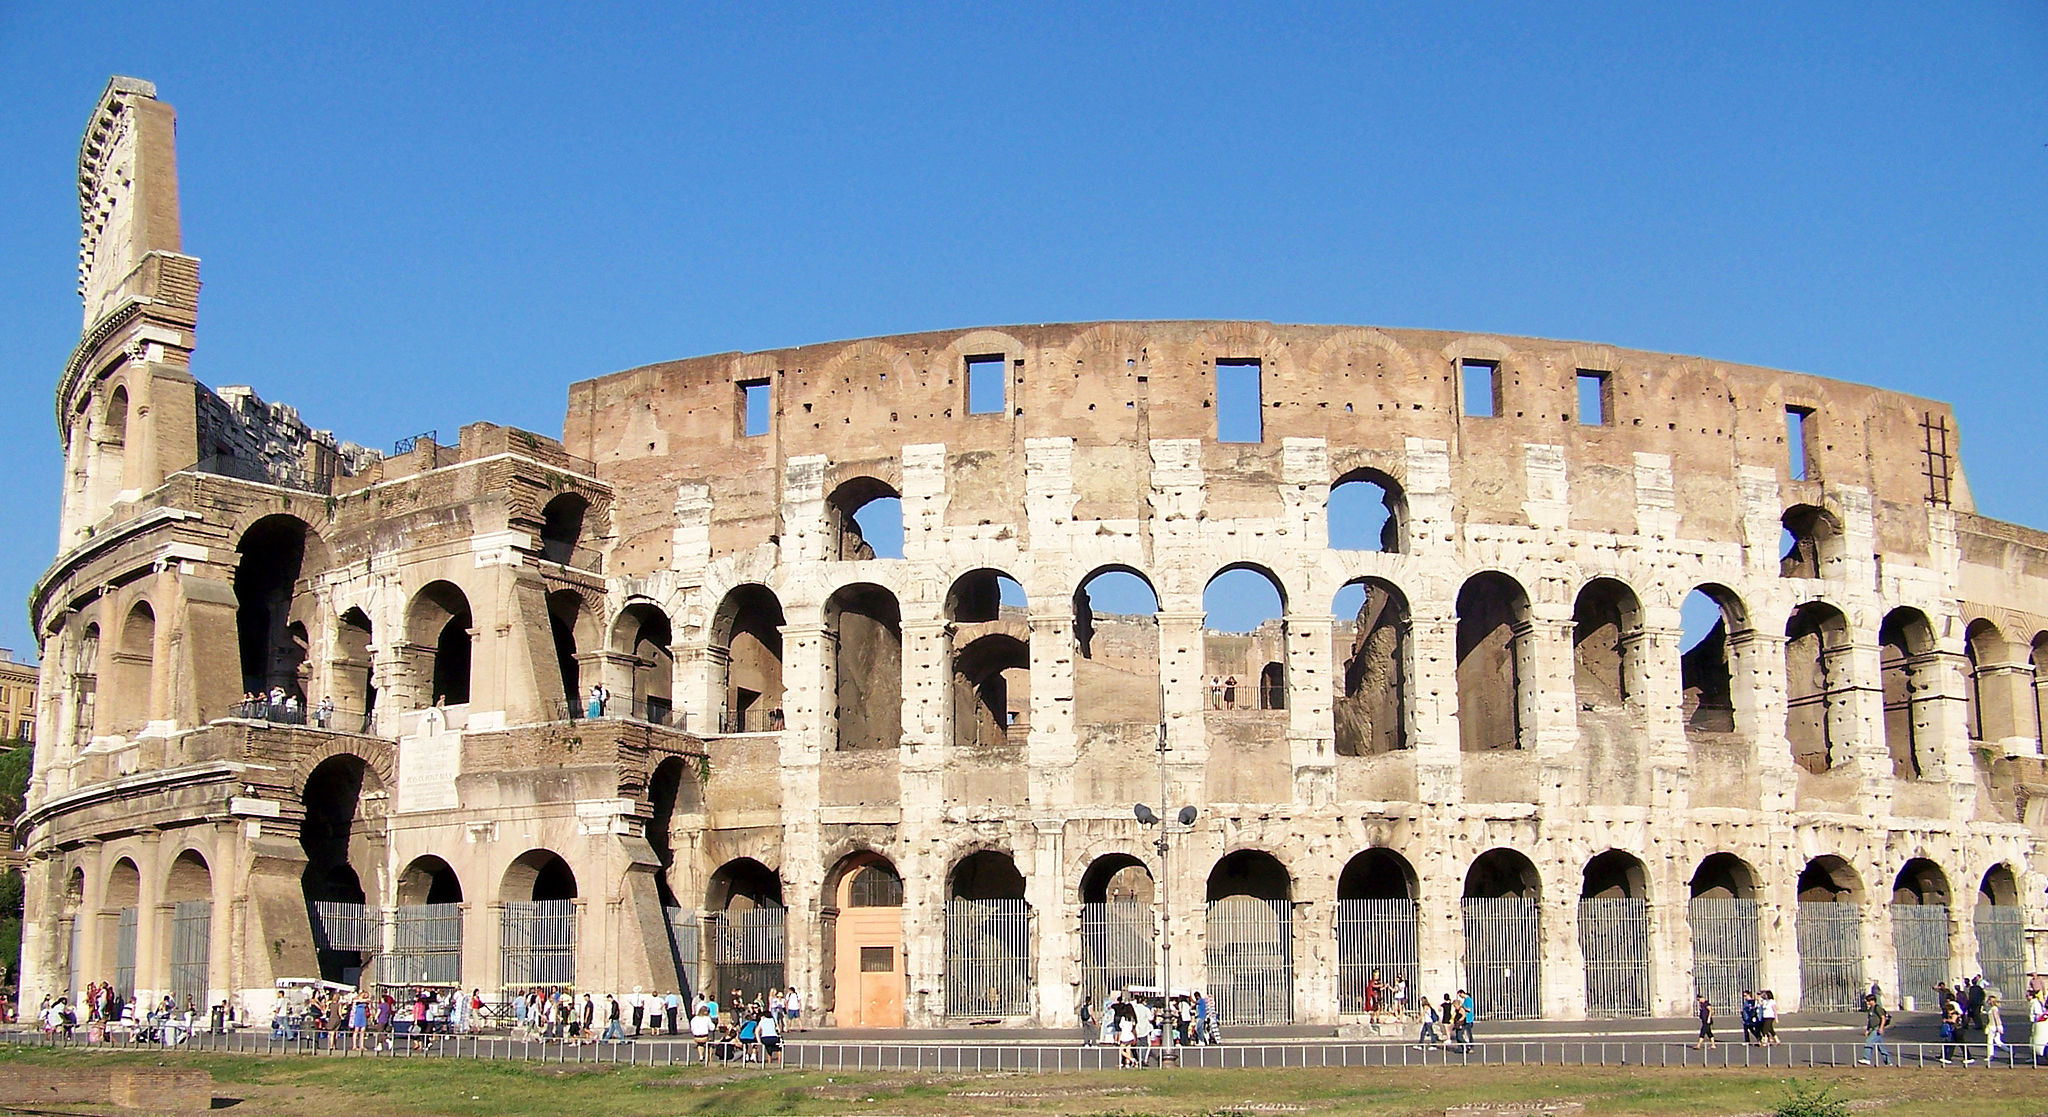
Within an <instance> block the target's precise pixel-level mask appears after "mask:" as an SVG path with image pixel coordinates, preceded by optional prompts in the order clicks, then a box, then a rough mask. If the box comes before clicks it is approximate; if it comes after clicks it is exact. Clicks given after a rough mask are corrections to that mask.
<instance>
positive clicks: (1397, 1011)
mask: <svg viewBox="0 0 2048 1117" xmlns="http://www.w3.org/2000/svg"><path fill="white" fill-rule="evenodd" d="M1393 1008H1394V1023H1395V1024H1397V1025H1405V1024H1407V1023H1408V975H1407V974H1402V975H1400V976H1399V977H1396V978H1395V979H1394V1005H1393Z"/></svg>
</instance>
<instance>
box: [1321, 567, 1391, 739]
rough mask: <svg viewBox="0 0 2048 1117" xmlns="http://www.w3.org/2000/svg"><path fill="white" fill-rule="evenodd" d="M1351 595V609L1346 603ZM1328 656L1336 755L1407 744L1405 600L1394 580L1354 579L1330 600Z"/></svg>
mask: <svg viewBox="0 0 2048 1117" xmlns="http://www.w3.org/2000/svg"><path fill="white" fill-rule="evenodd" d="M1352 598H1355V599H1356V600H1357V602H1358V604H1357V607H1356V608H1355V609H1353V608H1349V602H1350V600H1351V599H1352ZM1331 612H1332V613H1333V614H1335V617H1336V620H1335V623H1333V624H1332V625H1331V626H1330V628H1331V631H1330V637H1331V644H1332V648H1331V656H1332V658H1333V659H1334V660H1335V661H1336V662H1337V663H1338V664H1339V665H1340V671H1341V675H1340V676H1339V678H1340V689H1339V691H1338V694H1337V700H1336V701H1335V702H1334V703H1333V704H1332V706H1331V720H1332V722H1333V723H1334V730H1335V735H1336V748H1337V755H1339V756H1371V755H1375V754H1378V753H1383V752H1393V751H1396V750H1399V749H1405V748H1407V747H1408V711H1407V693H1408V677H1409V670H1410V644H1409V629H1410V623H1409V613H1408V599H1407V597H1406V596H1404V595H1403V594H1402V593H1401V591H1400V589H1399V588H1397V587H1396V586H1395V585H1394V584H1393V583H1392V582H1388V581H1385V580H1383V579H1379V578H1354V579H1353V580H1351V581H1349V582H1346V583H1345V584H1344V587H1343V589H1341V590H1339V591H1338V592H1337V596H1336V598H1335V599H1334V600H1333V601H1332V603H1331Z"/></svg>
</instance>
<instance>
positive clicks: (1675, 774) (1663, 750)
mask: <svg viewBox="0 0 2048 1117" xmlns="http://www.w3.org/2000/svg"><path fill="white" fill-rule="evenodd" d="M1643 613H1644V616H1645V623H1644V624H1642V625H1641V626H1640V627H1638V628H1637V629H1636V630H1635V631H1634V632H1632V633H1629V634H1627V635H1626V636H1623V637H1622V641H1621V654H1622V662H1623V664H1624V665H1626V666H1625V668H1624V669H1625V670H1627V669H1628V668H1630V667H1632V668H1633V670H1632V671H1630V672H1629V675H1628V676H1625V681H1626V683H1627V689H1628V692H1629V694H1628V701H1629V705H1630V706H1632V707H1634V708H1636V709H1638V710H1640V711H1642V716H1643V726H1644V738H1645V740H1644V743H1645V745H1646V746H1647V750H1648V753H1649V756H1648V758H1647V759H1648V760H1649V762H1650V800H1651V803H1652V805H1653V809H1657V810H1672V811H1676V810H1684V809H1685V808H1686V807H1687V806H1688V805H1689V799H1690V796H1689V794H1688V791H1689V789H1688V787H1687V786H1686V784H1687V771H1686V759H1687V748H1686V741H1685V715H1684V705H1685V680H1684V677H1683V675H1684V673H1683V671H1682V670H1681V669H1680V665H1679V658H1680V656H1681V655H1682V654H1683V652H1684V648H1683V645H1684V642H1685V634H1684V631H1683V630H1682V629H1681V628H1680V627H1679V625H1678V624H1677V623H1676V622H1677V620H1678V610H1676V609H1663V608H1658V609H1651V608H1648V607H1644V608H1643ZM1630 676H1632V677H1630ZM1590 774H1591V773H1589V775H1590Z"/></svg>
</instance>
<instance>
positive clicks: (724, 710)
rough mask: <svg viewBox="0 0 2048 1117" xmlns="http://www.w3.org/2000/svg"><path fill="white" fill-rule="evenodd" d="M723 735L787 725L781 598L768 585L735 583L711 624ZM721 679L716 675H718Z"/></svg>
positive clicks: (768, 729)
mask: <svg viewBox="0 0 2048 1117" xmlns="http://www.w3.org/2000/svg"><path fill="white" fill-rule="evenodd" d="M710 652H711V658H712V663H713V664H714V666H715V668H716V669H717V671H718V674H720V675H722V676H723V678H720V679H719V680H718V708H719V714H718V725H719V732H721V733H766V732H773V731H776V730H780V729H781V728H782V602H780V601H778V600H776V597H775V594H774V592H773V591H771V590H769V588H768V587H767V586H763V585H757V584H754V583H748V584H746V585H742V586H735V587H733V590H732V592H730V593H728V594H726V595H725V600H724V601H721V602H720V603H719V605H718V612H717V614H716V615H715V616H714V617H713V619H712V625H711V649H710ZM714 677H715V678H716V677H717V676H716V675H714Z"/></svg>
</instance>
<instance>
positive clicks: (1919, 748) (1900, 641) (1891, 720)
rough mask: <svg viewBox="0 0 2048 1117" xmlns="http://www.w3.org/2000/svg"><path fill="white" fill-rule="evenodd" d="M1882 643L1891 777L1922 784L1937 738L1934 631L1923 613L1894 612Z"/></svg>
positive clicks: (1887, 618)
mask: <svg viewBox="0 0 2048 1117" xmlns="http://www.w3.org/2000/svg"><path fill="white" fill-rule="evenodd" d="M1877 642H1878V660H1879V663H1880V665H1881V667H1880V672H1881V678H1882V680H1883V687H1884V740H1885V746H1886V747H1887V748H1888V749H1889V750H1890V751H1891V756H1892V775H1893V777H1894V778H1897V779H1902V780H1914V779H1919V778H1920V777H1921V776H1922V775H1924V774H1925V773H1926V772H1927V770H1928V767H1929V765H1930V764H1931V763H1932V761H1933V757H1932V756H1931V755H1930V754H1929V753H1928V751H1927V750H1928V749H1929V748H1930V747H1931V746H1932V745H1933V744H1934V741H1935V739H1936V734H1935V733H1934V732H1933V727H1932V725H1931V724H1930V723H1929V718H1928V713H1929V710H1930V708H1931V703H1930V700H1932V699H1934V698H1935V695H1936V685H1935V684H1936V682H1937V678H1936V665H1937V659H1938V657H1937V654H1936V653H1937V649H1936V648H1935V645H1934V626H1933V625H1931V624H1929V623H1928V621H1927V615H1926V614H1925V613H1922V612H1921V611H1920V610H1918V609H1893V610H1892V611H1891V612H1889V613H1887V614H1885V618H1884V623H1883V624H1882V625H1880V626H1879V627H1878V633H1877Z"/></svg>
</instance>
